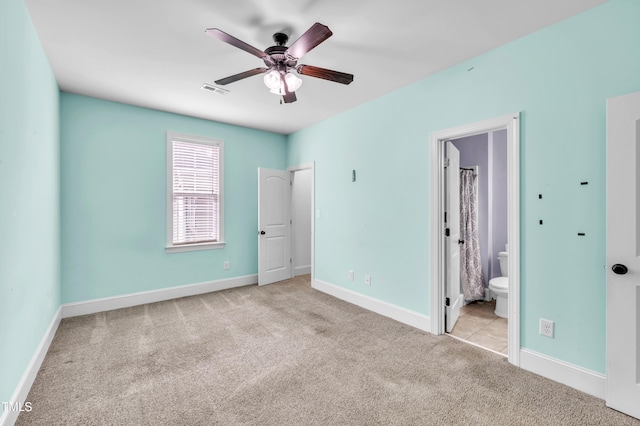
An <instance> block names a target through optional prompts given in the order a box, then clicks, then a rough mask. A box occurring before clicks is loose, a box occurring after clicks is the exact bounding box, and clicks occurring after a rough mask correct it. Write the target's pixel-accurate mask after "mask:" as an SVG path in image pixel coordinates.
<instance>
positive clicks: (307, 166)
mask: <svg viewBox="0 0 640 426" xmlns="http://www.w3.org/2000/svg"><path fill="white" fill-rule="evenodd" d="M315 167H316V166H315V162H311V163H304V164H298V165H295V166H290V167H287V171H288V172H289V173H291V178H293V173H295V172H297V171H300V170H311V212H310V213H309V214H310V215H311V282H312V283H313V282H314V280H315V273H314V270H315V264H316V260H315V259H316V258H315V256H314V250H315V247H316V243H315V234H316V232H315V230H316V222H315V218H316V215H315V214H314V212H315V211H316V209H315V203H316V195H315V189H316V184H315V181H316V169H315ZM291 191H293V188H291ZM291 208H293V207H291ZM291 240H292V241H293V232H292V234H291ZM295 255H296V254H295V251H292V252H291V256H292V259H293V262H292V263H291V268H293V265H295ZM291 273H292V275H291V276H295V273H294V271H293V269H292V270H291Z"/></svg>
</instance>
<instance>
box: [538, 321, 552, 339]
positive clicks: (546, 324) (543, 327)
mask: <svg viewBox="0 0 640 426" xmlns="http://www.w3.org/2000/svg"><path fill="white" fill-rule="evenodd" d="M553 329H554V323H553V321H549V320H546V319H542V318H540V334H542V335H543V336H547V337H551V338H553Z"/></svg>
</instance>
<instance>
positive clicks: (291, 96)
mask: <svg viewBox="0 0 640 426" xmlns="http://www.w3.org/2000/svg"><path fill="white" fill-rule="evenodd" d="M283 86H284V95H283V96H282V99H283V100H284V103H285V104H290V103H292V102H295V101H297V100H298V98H297V97H296V92H290V91H289V87H287V85H286V84H284V85H283Z"/></svg>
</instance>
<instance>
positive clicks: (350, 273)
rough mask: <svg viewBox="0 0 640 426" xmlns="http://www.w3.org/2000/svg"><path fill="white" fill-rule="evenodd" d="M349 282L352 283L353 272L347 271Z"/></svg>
mask: <svg viewBox="0 0 640 426" xmlns="http://www.w3.org/2000/svg"><path fill="white" fill-rule="evenodd" d="M349 281H353V271H349Z"/></svg>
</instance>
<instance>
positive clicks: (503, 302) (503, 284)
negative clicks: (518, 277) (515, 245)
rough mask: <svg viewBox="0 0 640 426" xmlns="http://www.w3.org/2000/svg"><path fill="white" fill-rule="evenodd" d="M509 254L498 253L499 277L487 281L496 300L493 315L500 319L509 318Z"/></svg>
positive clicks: (504, 252)
mask: <svg viewBox="0 0 640 426" xmlns="http://www.w3.org/2000/svg"><path fill="white" fill-rule="evenodd" d="M508 259H509V253H507V252H506V251H501V252H499V253H498V261H499V262H500V272H501V273H502V276H501V277H495V278H493V279H491V280H490V281H489V289H490V290H491V292H492V293H493V295H494V296H495V298H496V310H495V311H494V313H495V314H496V315H497V316H499V317H502V318H508V317H509V302H508V300H509V278H507V277H508V276H509V267H508V265H509V262H508Z"/></svg>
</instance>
